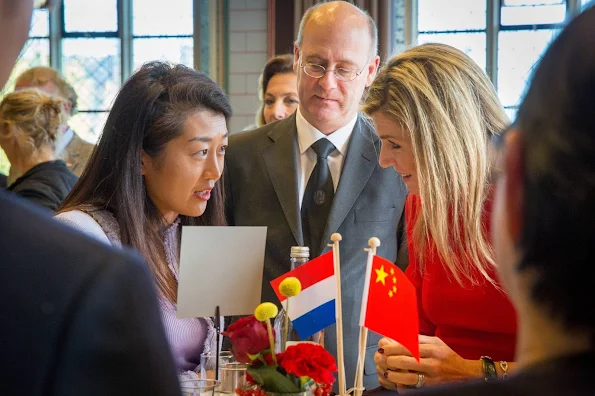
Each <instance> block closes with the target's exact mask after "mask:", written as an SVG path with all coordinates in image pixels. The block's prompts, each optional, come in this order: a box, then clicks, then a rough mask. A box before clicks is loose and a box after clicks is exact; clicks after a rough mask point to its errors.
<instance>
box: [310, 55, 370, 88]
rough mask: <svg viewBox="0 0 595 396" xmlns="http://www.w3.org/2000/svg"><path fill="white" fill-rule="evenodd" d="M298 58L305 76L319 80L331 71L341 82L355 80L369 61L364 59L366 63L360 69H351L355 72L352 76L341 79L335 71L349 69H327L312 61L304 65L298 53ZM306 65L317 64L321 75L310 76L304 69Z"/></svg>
mask: <svg viewBox="0 0 595 396" xmlns="http://www.w3.org/2000/svg"><path fill="white" fill-rule="evenodd" d="M299 59H300V65H299V66H300V69H302V70H303V71H304V73H305V74H306V76H308V77H312V78H315V79H317V80H320V79H321V78H322V77H324V76H325V75H326V73H328V72H333V75H334V76H335V78H336V79H337V80H339V81H342V82H351V81H353V80H355V79H356V78H358V77H359V76H360V75H361V74H362V73H363V72H364V70H365V69H366V67H367V66H368V63H370V61H366V64H365V65H364V67H362V69H361V70H360V71H359V72H356V71H355V70H351V71H352V72H355V75H354V76H353V78H352V79H351V80H343V79H341V78H339V77H338V76H337V73H336V72H337V70H338V69H342V70H349V69H343V68H342V67H339V68H334V69H327V68H326V67H324V66H322V65H319V64H318V63H312V62H308V63H306V64H305V65H304V64H302V56H301V55H300V58H299ZM306 66H318V67H320V68H321V69H322V71H323V73H322V76H320V77H316V76H312V75H310V74H308V72H306V69H305V68H306Z"/></svg>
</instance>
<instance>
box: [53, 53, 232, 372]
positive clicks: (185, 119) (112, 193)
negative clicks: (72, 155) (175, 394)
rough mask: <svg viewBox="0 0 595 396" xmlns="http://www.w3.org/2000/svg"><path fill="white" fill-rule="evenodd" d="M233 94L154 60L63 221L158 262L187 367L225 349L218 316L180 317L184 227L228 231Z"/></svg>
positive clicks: (107, 130) (164, 299) (115, 118)
mask: <svg viewBox="0 0 595 396" xmlns="http://www.w3.org/2000/svg"><path fill="white" fill-rule="evenodd" d="M230 116H231V107H230V105H229V100H228V98H227V96H226V95H225V93H224V92H223V90H222V89H221V88H220V87H219V86H218V85H217V84H216V83H214V82H213V81H211V80H210V79H209V78H208V77H207V76H205V75H204V74H202V73H200V72H197V71H195V70H192V69H190V68H187V67H185V66H181V65H175V66H170V65H168V64H166V63H161V62H152V63H148V64H145V65H144V66H143V67H141V68H140V69H139V70H138V71H137V72H136V73H135V74H134V75H133V76H132V77H131V78H130V79H129V80H128V81H127V82H126V84H125V85H124V86H123V87H122V89H121V90H120V92H119V93H118V96H117V97H116V100H115V102H114V105H113V107H112V110H111V112H110V114H109V117H108V119H107V122H106V124H105V127H104V129H103V133H102V136H101V139H100V140H99V144H98V145H97V148H96V149H95V151H94V153H93V155H92V156H91V158H90V160H89V163H88V164H87V167H86V169H85V170H84V172H83V174H82V175H81V177H80V179H79V182H78V183H77V184H76V185H75V187H74V188H73V190H72V192H71V194H70V195H69V196H68V197H67V198H66V199H65V201H64V203H63V205H62V207H61V208H60V210H59V214H58V216H57V218H58V219H59V220H61V221H64V222H66V223H68V224H70V225H72V226H74V227H75V228H78V229H79V230H81V231H83V232H85V233H87V234H90V235H92V236H94V237H96V238H98V239H100V240H103V241H104V242H106V243H111V244H113V245H118V246H119V245H124V246H128V247H131V248H134V249H136V250H137V251H138V252H140V253H141V255H142V256H143V257H144V258H145V260H146V261H147V262H148V265H149V266H150V268H151V270H152V273H153V275H154V276H155V282H156V284H157V288H158V291H159V293H160V302H161V311H162V318H163V322H164V325H165V329H166V332H167V335H168V339H169V342H170V345H171V348H172V351H173V353H174V357H175V359H176V362H177V365H178V368H179V369H180V370H181V371H184V370H194V369H196V368H197V366H198V365H199V363H200V354H201V353H202V352H209V351H210V350H211V349H214V348H216V346H215V341H214V340H215V330H214V326H213V323H212V320H211V319H209V318H177V317H176V298H177V297H176V296H177V288H178V266H179V251H180V241H181V240H180V234H181V227H182V226H183V225H224V224H225V217H224V211H223V204H224V203H223V190H222V188H221V186H220V183H217V181H218V180H219V178H220V177H221V175H222V172H223V160H224V155H225V148H226V146H227V135H228V133H227V126H226V122H227V120H228V119H229V117H230Z"/></svg>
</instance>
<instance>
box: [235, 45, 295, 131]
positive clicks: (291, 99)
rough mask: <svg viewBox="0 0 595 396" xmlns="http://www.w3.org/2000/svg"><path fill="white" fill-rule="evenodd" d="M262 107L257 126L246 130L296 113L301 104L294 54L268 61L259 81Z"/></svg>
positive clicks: (250, 127) (253, 126)
mask: <svg viewBox="0 0 595 396" xmlns="http://www.w3.org/2000/svg"><path fill="white" fill-rule="evenodd" d="M258 98H259V99H260V107H259V108H258V111H257V112H256V124H255V125H251V126H249V127H247V128H246V130H248V129H253V128H260V127H261V126H263V125H266V124H269V123H271V122H275V121H279V120H282V119H283V118H285V117H288V116H290V115H292V114H293V113H295V111H296V110H297V107H298V105H299V104H300V102H299V99H298V93H297V75H296V74H295V72H294V70H293V54H283V55H277V56H274V57H272V58H271V59H269V60H268V62H267V63H266V65H265V66H264V69H263V71H262V74H261V75H260V78H259V79H258Z"/></svg>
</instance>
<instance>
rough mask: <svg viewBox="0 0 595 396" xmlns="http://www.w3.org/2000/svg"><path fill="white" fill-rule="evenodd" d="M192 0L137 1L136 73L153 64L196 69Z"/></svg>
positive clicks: (135, 10)
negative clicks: (171, 64) (165, 62)
mask: <svg viewBox="0 0 595 396" xmlns="http://www.w3.org/2000/svg"><path fill="white" fill-rule="evenodd" d="M192 3H193V2H192V0H169V1H167V2H164V1H161V0H136V1H133V3H132V4H133V11H132V15H133V21H132V26H133V36H134V38H133V51H132V52H133V54H134V55H133V57H134V69H138V68H139V67H140V66H141V65H142V64H143V63H145V62H147V61H151V60H165V61H169V62H175V63H182V64H184V65H186V66H190V67H192V66H193V65H194V39H193V31H194V30H193V29H194V21H193V4H192Z"/></svg>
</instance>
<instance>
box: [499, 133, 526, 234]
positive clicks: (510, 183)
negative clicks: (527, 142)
mask: <svg viewBox="0 0 595 396" xmlns="http://www.w3.org/2000/svg"><path fill="white" fill-rule="evenodd" d="M523 154H524V145H523V140H522V135H521V131H520V130H518V129H511V130H510V131H508V132H507V133H506V136H505V137H504V169H503V171H504V173H505V187H506V192H505V195H506V202H507V205H506V207H507V213H506V216H507V217H508V219H507V224H508V227H509V230H508V232H510V235H511V236H512V238H513V240H514V241H515V242H518V240H519V238H520V236H521V229H522V227H523V218H524V198H525V197H524V181H525V172H524V161H523Z"/></svg>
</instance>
